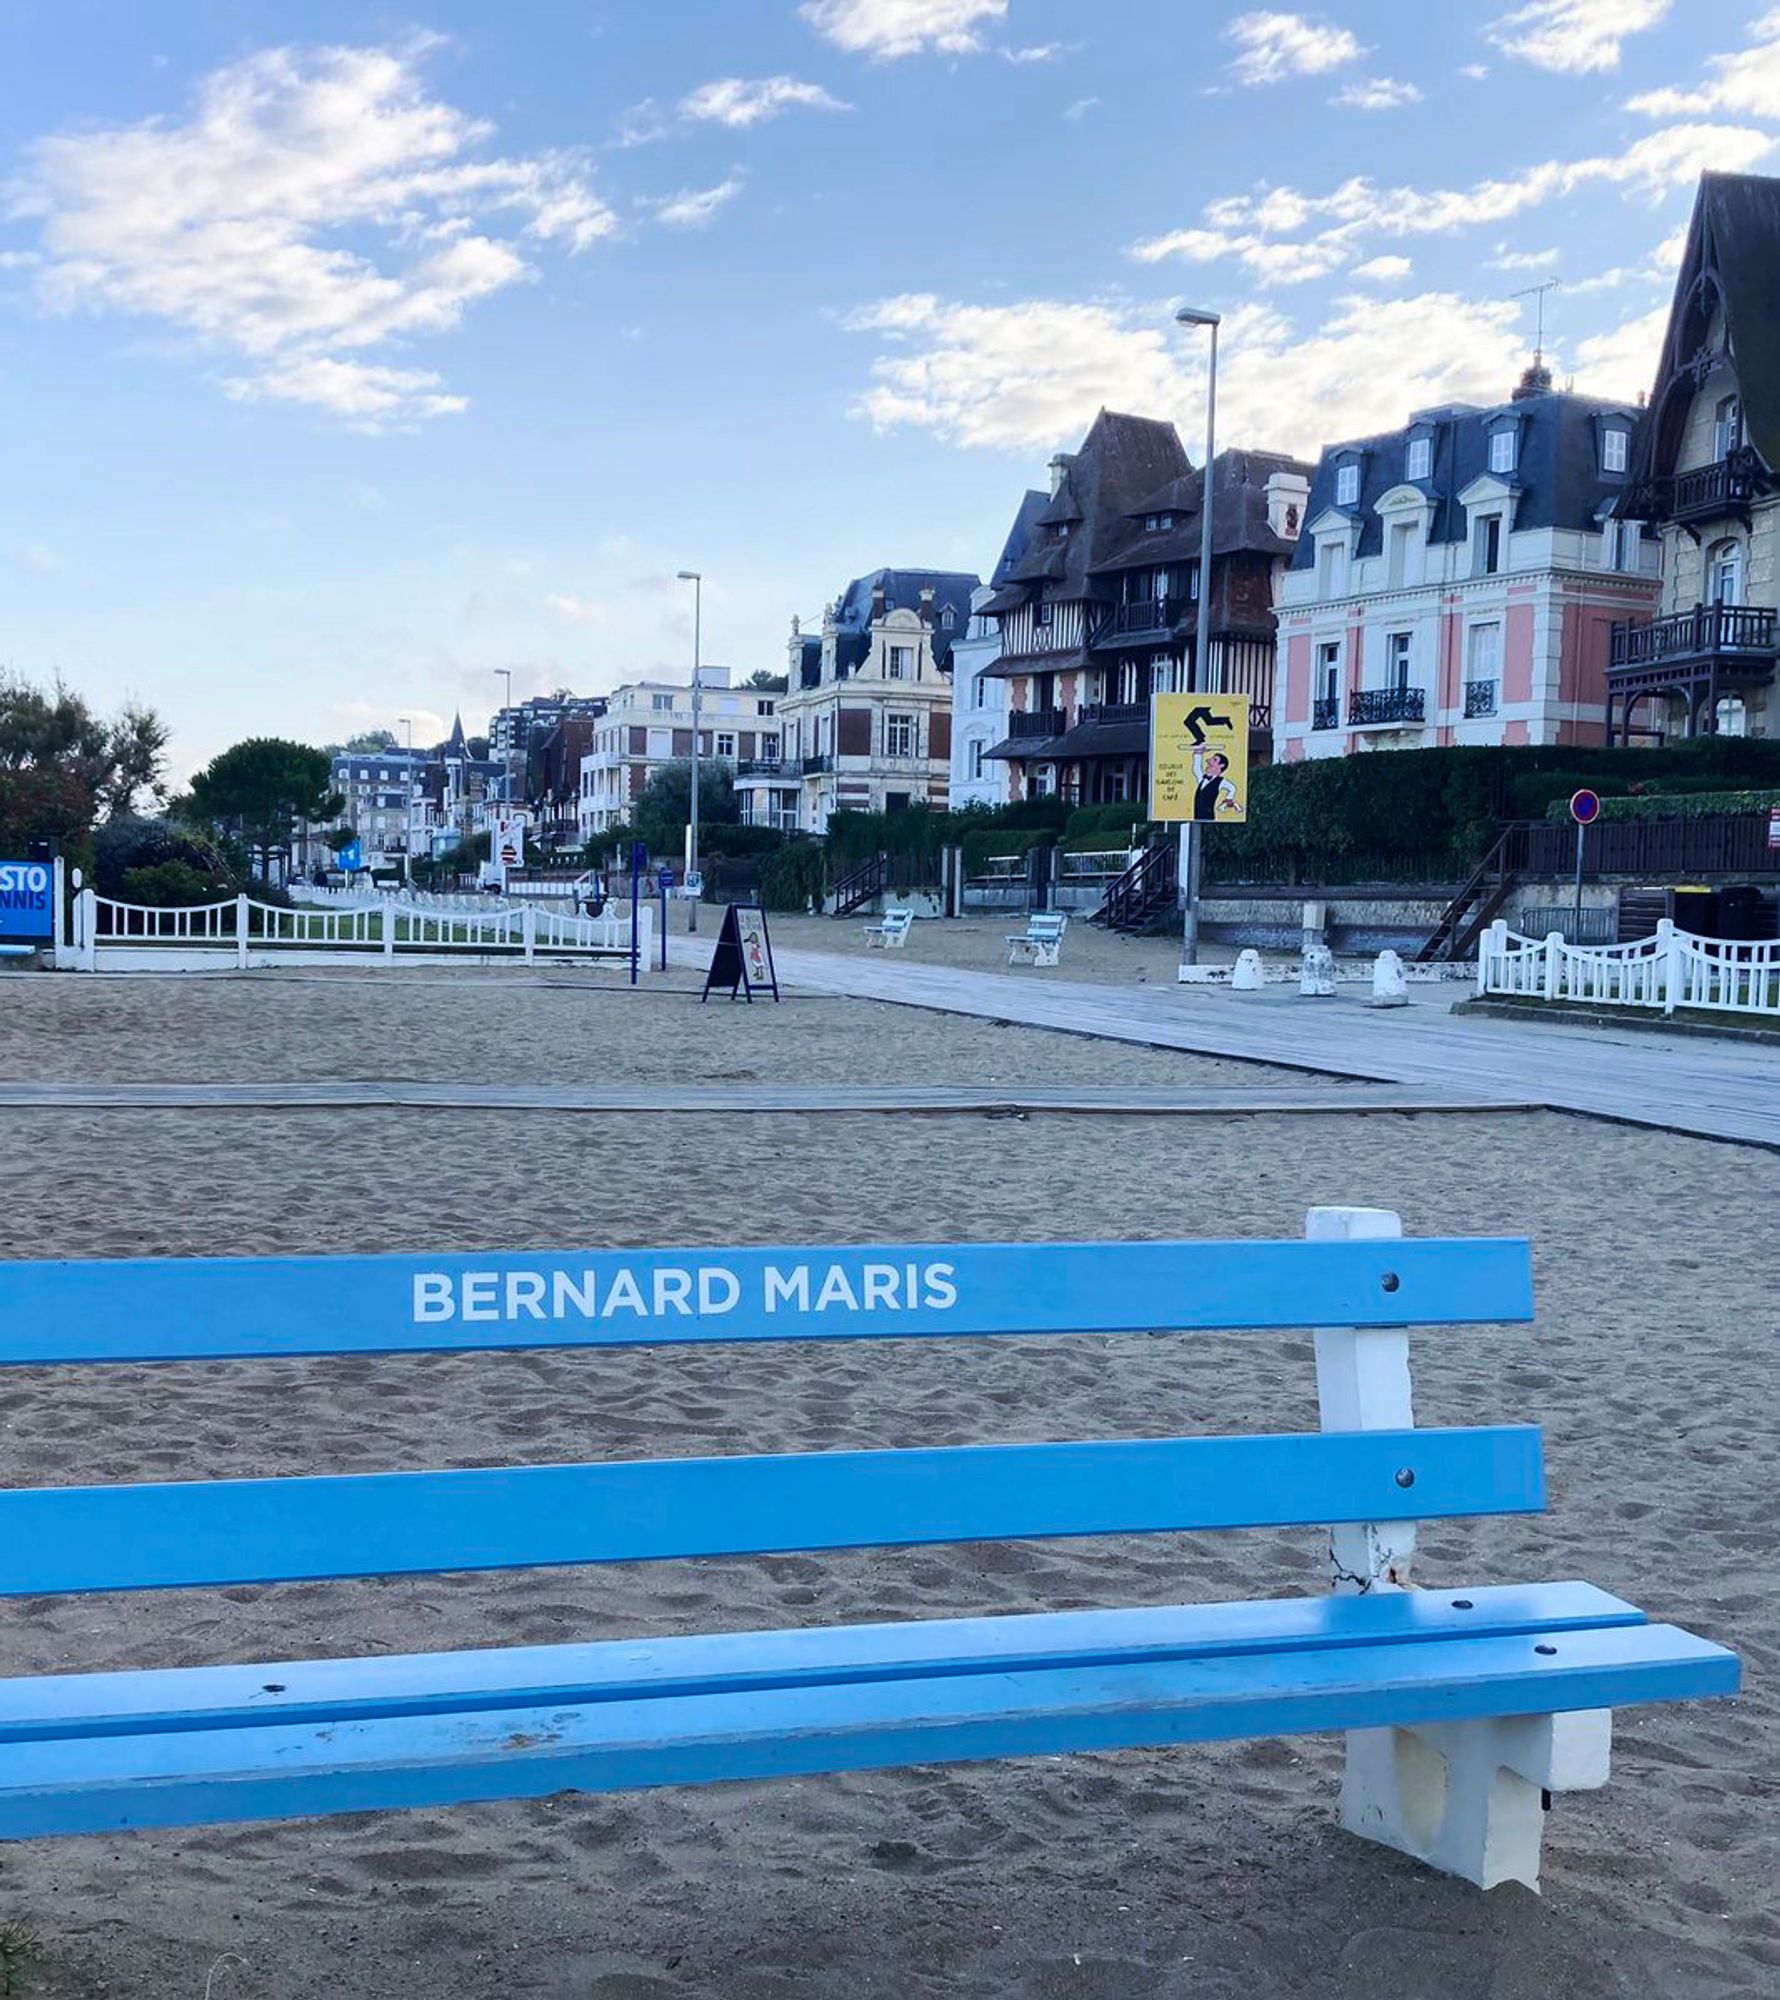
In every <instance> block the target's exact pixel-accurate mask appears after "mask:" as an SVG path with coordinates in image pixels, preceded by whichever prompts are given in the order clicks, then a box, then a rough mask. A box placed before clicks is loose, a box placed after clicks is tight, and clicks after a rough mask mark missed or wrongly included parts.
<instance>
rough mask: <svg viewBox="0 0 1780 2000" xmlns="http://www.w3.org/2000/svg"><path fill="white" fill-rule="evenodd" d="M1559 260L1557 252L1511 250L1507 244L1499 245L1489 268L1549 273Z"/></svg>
mask: <svg viewBox="0 0 1780 2000" xmlns="http://www.w3.org/2000/svg"><path fill="white" fill-rule="evenodd" d="M1557 260H1558V252H1557V251H1555V250H1510V249H1509V247H1508V245H1507V244H1506V243H1498V244H1497V245H1496V254H1495V255H1494V256H1493V257H1492V258H1491V259H1490V263H1489V267H1490V269H1491V270H1492V271H1549V270H1550V269H1551V267H1552V265H1554V264H1555V263H1556V262H1557Z"/></svg>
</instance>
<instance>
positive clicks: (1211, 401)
mask: <svg viewBox="0 0 1780 2000" xmlns="http://www.w3.org/2000/svg"><path fill="white" fill-rule="evenodd" d="M1174 318H1175V324H1176V325H1177V326H1203V327H1206V328H1208V329H1209V330H1210V333H1211V353H1210V355H1209V357H1208V358H1207V362H1206V370H1205V471H1204V476H1203V478H1202V480H1201V482H1200V493H1199V517H1200V519H1199V602H1198V605H1197V607H1196V609H1195V611H1194V614H1193V689H1194V692H1195V693H1197V694H1209V693H1211V692H1212V686H1211V515H1212V500H1213V491H1212V473H1213V469H1214V463H1215V461H1216V458H1217V450H1218V445H1217V429H1218V325H1219V322H1220V318H1221V315H1219V314H1217V313H1214V312H1207V311H1206V310H1205V309H1204V308H1203V307H1200V306H1182V307H1181V308H1180V309H1179V311H1177V312H1176V313H1175V315H1174ZM1199 859H1200V857H1199V828H1198V825H1197V823H1196V822H1195V821H1193V820H1191V819H1185V820H1182V821H1181V829H1180V869H1179V873H1180V904H1181V933H1180V962H1181V964H1182V965H1197V964H1198V963H1199Z"/></svg>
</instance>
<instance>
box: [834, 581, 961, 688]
mask: <svg viewBox="0 0 1780 2000" xmlns="http://www.w3.org/2000/svg"><path fill="white" fill-rule="evenodd" d="M879 584H882V585H883V587H884V609H885V610H886V611H919V610H920V608H921V592H922V591H923V590H925V589H927V588H929V587H931V589H932V591H933V658H934V662H935V664H936V665H937V666H938V667H939V669H940V671H941V672H942V673H950V672H951V671H952V642H953V640H954V639H962V638H963V637H964V636H965V634H966V633H967V632H968V631H969V630H970V600H971V595H972V593H973V592H975V591H977V590H980V589H981V588H982V579H981V578H980V577H978V576H974V575H971V574H969V573H968V572H966V571H964V570H955V569H874V570H872V571H871V572H870V573H869V574H868V575H866V576H856V577H855V578H854V579H853V581H852V582H851V583H849V584H848V585H847V587H846V589H845V590H844V591H842V592H841V596H840V601H839V603H838V605H837V606H836V610H835V637H834V658H835V673H836V677H837V678H838V679H841V680H845V679H846V678H847V676H848V675H849V674H851V673H852V672H853V671H854V670H855V669H856V668H857V667H859V666H861V665H863V663H864V662H865V660H866V659H867V658H868V656H869V655H870V653H871V607H872V598H873V595H874V593H875V592H876V590H877V587H878V586H879ZM948 609H950V611H951V613H952V625H951V629H950V630H949V631H948V630H947V629H946V626H945V623H944V618H943V614H944V613H945V612H946V611H947V610H948ZM812 647H814V649H815V660H816V664H817V673H816V676H815V677H812V675H811V671H810V659H811V648H812ZM821 658H822V641H821V640H820V639H819V638H814V637H811V636H810V635H807V634H806V635H805V636H804V640H803V660H802V665H801V674H802V681H803V685H804V686H805V687H814V686H815V685H816V683H817V679H818V678H819V677H820V666H821Z"/></svg>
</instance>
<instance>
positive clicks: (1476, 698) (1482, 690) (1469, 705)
mask: <svg viewBox="0 0 1780 2000" xmlns="http://www.w3.org/2000/svg"><path fill="white" fill-rule="evenodd" d="M1495 712H1496V684H1495V682H1494V681H1467V682H1466V683H1465V720H1466V721H1467V722H1475V721H1476V719H1477V718H1478V717H1479V716H1480V715H1494V714H1495Z"/></svg>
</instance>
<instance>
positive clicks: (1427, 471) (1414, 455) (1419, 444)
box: [1403, 437, 1434, 479]
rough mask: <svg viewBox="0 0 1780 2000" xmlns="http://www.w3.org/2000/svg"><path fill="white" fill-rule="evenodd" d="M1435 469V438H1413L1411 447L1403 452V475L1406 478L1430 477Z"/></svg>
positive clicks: (1410, 442)
mask: <svg viewBox="0 0 1780 2000" xmlns="http://www.w3.org/2000/svg"><path fill="white" fill-rule="evenodd" d="M1433 471H1434V440H1433V439H1432V438H1425V437H1419V438H1411V439H1410V440H1409V449H1408V450H1407V451H1406V452H1405V453H1404V454H1403V477H1404V478H1405V479H1428V478H1431V477H1432V476H1433Z"/></svg>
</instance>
